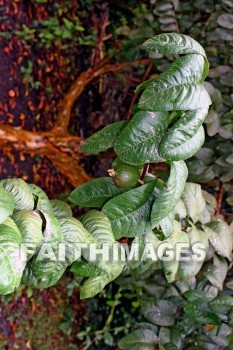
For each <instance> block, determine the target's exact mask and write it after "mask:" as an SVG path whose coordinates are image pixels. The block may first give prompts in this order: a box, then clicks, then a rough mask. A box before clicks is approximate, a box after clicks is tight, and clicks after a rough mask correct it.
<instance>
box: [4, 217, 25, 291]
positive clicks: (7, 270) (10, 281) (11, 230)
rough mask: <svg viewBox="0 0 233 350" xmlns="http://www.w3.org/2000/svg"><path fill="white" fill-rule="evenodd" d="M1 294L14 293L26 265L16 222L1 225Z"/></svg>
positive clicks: (10, 220) (5, 222)
mask: <svg viewBox="0 0 233 350" xmlns="http://www.w3.org/2000/svg"><path fill="white" fill-rule="evenodd" d="M0 232H1V235H0V294H1V295H5V294H9V293H13V292H14V291H15V289H16V288H17V287H18V286H19V284H20V280H21V277H22V274H23V271H24V268H25V265H26V252H25V249H24V246H23V245H22V244H21V243H22V237H21V235H20V232H19V230H18V228H17V226H16V225H15V223H14V221H13V220H12V219H10V218H8V219H7V220H6V221H4V222H3V223H2V224H0Z"/></svg>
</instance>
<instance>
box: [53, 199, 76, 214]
mask: <svg viewBox="0 0 233 350" xmlns="http://www.w3.org/2000/svg"><path fill="white" fill-rule="evenodd" d="M50 203H51V205H52V208H53V215H54V216H55V217H56V218H63V217H67V216H72V210H71V208H70V206H69V205H68V204H67V203H65V202H63V201H59V200H58V199H53V200H51V201H50Z"/></svg>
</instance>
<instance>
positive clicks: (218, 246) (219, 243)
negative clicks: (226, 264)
mask: <svg viewBox="0 0 233 350" xmlns="http://www.w3.org/2000/svg"><path fill="white" fill-rule="evenodd" d="M203 229H204V231H205V233H206V235H207V237H208V238H209V240H210V243H211V244H212V246H213V247H214V249H215V251H216V252H217V253H218V254H219V255H221V256H223V257H225V258H228V259H229V260H231V254H232V248H233V238H232V233H231V231H230V229H229V226H228V225H227V223H226V222H224V221H222V220H219V221H214V222H210V223H209V224H206V225H204V226H203Z"/></svg>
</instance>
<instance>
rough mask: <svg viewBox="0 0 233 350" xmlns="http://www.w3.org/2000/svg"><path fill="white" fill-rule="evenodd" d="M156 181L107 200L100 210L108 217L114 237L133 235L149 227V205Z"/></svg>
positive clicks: (141, 232)
mask: <svg viewBox="0 0 233 350" xmlns="http://www.w3.org/2000/svg"><path fill="white" fill-rule="evenodd" d="M155 184H156V181H151V182H149V183H148V184H145V185H143V186H140V187H138V188H134V189H132V190H130V191H128V192H126V193H123V194H121V195H119V196H117V197H115V198H113V199H111V200H110V201H108V202H107V203H106V204H105V205H104V207H103V209H102V211H103V213H104V214H105V215H107V217H108V218H109V220H110V222H111V225H112V230H113V233H114V236H115V239H120V238H121V237H135V236H137V235H141V234H143V233H144V232H146V231H148V230H149V229H150V207H151V203H152V201H153V198H152V197H153V196H151V195H152V192H153V190H154V187H155Z"/></svg>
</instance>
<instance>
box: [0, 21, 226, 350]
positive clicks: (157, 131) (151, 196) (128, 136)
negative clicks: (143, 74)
mask: <svg viewBox="0 0 233 350" xmlns="http://www.w3.org/2000/svg"><path fill="white" fill-rule="evenodd" d="M64 24H65V25H66V26H69V27H70V28H69V29H70V30H71V29H73V26H72V28H71V25H70V24H69V23H68V22H65V23H64ZM142 47H143V48H144V49H145V50H146V51H148V52H152V53H160V54H164V55H168V54H172V55H182V56H180V57H178V58H176V59H175V61H174V62H173V63H172V64H171V65H170V66H169V67H168V68H167V69H166V70H165V71H164V72H163V73H162V74H161V75H160V76H159V77H157V78H155V79H151V80H148V81H146V82H144V83H142V84H141V85H140V86H139V87H138V88H137V90H136V91H137V92H139V91H143V92H142V94H141V97H140V99H139V102H138V105H137V107H136V108H135V109H134V113H133V117H132V119H131V120H130V121H129V122H128V123H127V122H119V123H117V125H116V124H113V125H111V126H109V127H106V128H105V129H103V130H101V131H99V132H98V133H97V134H96V135H93V136H91V137H90V138H89V139H87V140H86V142H85V143H84V144H83V146H82V150H83V151H84V152H85V151H86V152H89V153H96V152H98V151H105V150H107V149H108V148H111V147H113V148H114V150H115V153H116V154H117V156H118V157H119V159H120V161H121V162H122V165H120V167H121V168H122V169H123V170H126V169H128V168H129V166H134V167H135V168H134V170H135V171H136V172H138V169H137V168H144V170H143V172H142V175H141V178H140V180H139V181H138V183H136V184H135V183H134V184H132V186H129V188H128V187H127V188H125V189H124V190H122V189H119V188H118V186H117V185H116V184H114V183H113V181H112V180H111V179H108V178H107V179H106V178H101V179H95V180H92V181H90V182H89V183H87V184H85V185H83V186H80V187H79V188H77V189H76V190H75V191H74V192H73V193H72V194H71V196H70V200H71V201H73V202H74V203H75V204H76V205H84V206H87V207H92V208H96V207H98V208H101V209H102V210H101V211H98V210H95V209H94V210H91V211H88V212H86V213H85V214H84V215H83V216H82V217H81V219H80V221H79V220H77V219H75V218H73V217H72V212H71V210H70V208H69V206H68V205H66V204H65V203H63V202H59V201H55V202H54V201H52V202H50V201H49V199H48V198H47V196H46V194H45V193H44V192H43V191H42V190H41V189H39V188H37V187H36V186H33V185H30V186H28V185H27V184H26V183H25V182H24V181H23V180H21V179H13V180H2V181H1V182H0V189H1V188H2V191H3V192H4V191H5V192H6V197H5V196H3V199H0V201H1V202H0V204H1V210H2V212H3V214H2V216H1V224H0V226H1V227H0V230H1V238H0V239H1V243H2V245H6V246H7V249H3V248H2V251H1V253H2V260H1V265H2V271H4V273H2V274H1V276H0V292H1V294H8V293H11V292H12V291H14V290H15V289H16V288H17V287H18V286H19V284H20V283H22V284H25V285H29V286H31V287H34V288H42V289H43V288H47V287H49V286H51V285H54V284H55V283H56V282H57V281H58V279H59V278H60V277H61V276H62V275H63V273H64V271H65V270H66V268H67V267H68V266H70V265H71V271H72V272H73V274H74V275H75V276H76V277H75V278H76V279H77V280H79V281H80V285H81V298H90V297H93V296H94V295H96V294H97V293H99V292H101V291H102V290H103V289H104V287H105V286H106V285H107V284H108V283H109V282H111V281H113V280H115V279H116V278H118V283H119V284H120V285H122V283H123V284H124V285H125V284H126V282H125V278H126V281H127V283H131V284H132V285H133V286H134V287H133V288H136V290H138V289H140V287H141V293H140V295H139V297H138V300H137V301H138V303H139V304H138V305H140V304H141V306H142V307H141V309H142V315H143V317H144V318H145V319H146V320H147V321H149V322H150V323H152V325H151V324H149V325H148V324H145V323H144V324H143V326H141V327H139V329H138V330H135V331H133V333H132V334H129V335H126V336H125V337H124V338H123V339H122V340H121V341H120V342H119V346H120V348H122V349H126V348H127V349H131V348H133V347H135V346H136V348H138V349H141V348H143V349H147V348H148V349H152V348H154V346H155V345H156V344H158V343H159V345H160V348H161V349H166V348H174V349H176V348H182V346H183V343H185V336H186V335H189V334H190V333H192V332H198V334H199V337H198V343H197V345H198V346H202V344H203V343H204V344H207V345H208V344H215V345H216V344H217V345H219V346H222V344H223V343H224V346H225V345H227V344H228V342H229V339H228V338H229V334H230V331H231V328H230V327H231V325H232V320H231V318H232V310H231V309H232V306H233V305H232V304H233V302H232V297H230V296H222V295H220V296H218V293H219V291H221V290H222V289H223V283H224V280H225V277H226V275H227V272H228V269H229V265H230V262H231V260H232V242H233V241H232V232H231V231H230V229H229V227H228V225H227V223H225V222H224V221H222V220H218V219H216V218H214V216H213V210H212V209H211V206H210V208H209V207H208V205H206V201H205V199H204V195H203V193H202V191H201V188H200V186H199V185H196V184H193V183H186V180H187V176H188V169H187V166H186V164H185V162H184V160H186V159H188V158H190V157H192V156H193V155H194V154H195V153H196V152H197V151H199V150H200V148H201V146H202V145H203V143H204V129H203V127H202V124H203V122H204V120H205V118H206V116H207V112H208V108H209V105H210V104H211V99H210V97H209V94H208V92H207V89H206V88H205V86H204V84H203V82H204V80H205V78H206V76H207V74H208V70H209V65H208V61H207V57H206V54H205V51H204V49H203V48H202V46H200V44H198V43H197V42H196V41H195V40H194V39H192V38H190V37H188V36H185V35H181V34H176V33H169V34H160V35H158V36H156V37H153V38H151V39H149V40H147V41H146V42H145V43H144V44H143V45H142ZM159 162H166V163H167V165H168V166H169V168H170V175H169V177H168V179H167V181H166V182H162V181H161V180H159V179H157V178H156V177H154V176H149V174H148V173H147V170H148V166H149V163H159ZM136 167H137V168H136ZM205 196H206V197H207V202H208V201H210V202H211V203H213V202H214V200H213V198H211V196H210V195H208V194H205ZM210 198H211V200H210ZM208 204H210V203H208ZM29 228H30V232H32V234H33V237H30V239H29V232H28V230H29ZM125 237H127V239H128V242H130V240H129V238H130V239H133V241H132V245H133V243H137V244H138V245H139V254H140V261H139V262H138V261H129V262H128V261H125V251H124V250H123V247H122V246H121V244H120V243H119V242H118V240H120V239H124V238H125ZM28 239H29V241H28ZM29 243H30V246H29ZM83 243H86V244H89V245H91V244H92V245H93V247H94V248H95V249H100V248H101V246H102V245H103V244H105V243H106V244H112V246H113V247H114V248H113V252H112V255H113V256H114V255H115V253H116V252H119V251H120V255H121V257H122V256H123V259H120V258H119V255H118V258H117V259H115V260H114V259H113V260H110V261H107V262H106V261H104V260H103V259H97V260H95V262H94V263H93V261H92V259H91V257H90V255H89V254H88V253H87V252H86V251H85V250H82V251H81V248H80V245H81V244H83ZM148 243H150V244H151V245H152V247H153V248H154V249H157V248H159V246H163V247H165V245H164V243H169V244H170V245H172V247H173V248H174V250H176V251H177V252H178V255H176V258H173V259H172V260H170V261H167V260H166V259H164V257H166V255H167V254H169V252H168V249H167V248H162V255H161V256H159V257H157V258H156V262H153V261H151V260H150V259H149V260H148V259H146V260H144V251H145V249H147V246H148ZM180 243H185V244H186V245H187V251H186V254H187V256H186V257H187V258H188V259H187V260H186V261H185V262H184V261H183V260H182V259H181V258H183V255H182V251H181V250H179V244H180ZM194 243H202V245H204V251H203V253H204V254H203V255H202V258H201V259H199V260H198V261H195V260H193V258H192V253H193V251H192V249H193V245H194ZM61 244H63V245H64V246H65V255H64V257H63V259H58V257H59V258H60V253H61V252H60V250H59V245H61ZM22 246H23V247H24V248H23V249H22V248H21V250H20V251H19V247H22ZM45 252H46V254H45ZM22 255H23V256H25V259H22ZM41 257H42V258H41ZM80 257H81V259H79V258H80ZM78 259H79V260H78ZM123 270H124V272H123ZM157 270H160V271H157ZM122 272H123V274H122V276H120V275H121V273H122ZM144 274H146V276H147V278H149V281H152V282H153V284H152V285H151V286H150V287H149V288H148V289H145V286H146V284H145V281H144V279H143V277H144ZM119 276H120V277H119ZM195 276H196V277H195ZM155 281H156V283H155ZM180 281H183V282H180ZM158 282H159V285H158ZM171 283H173V284H171ZM157 285H158V286H157ZM179 286H181V287H180V288H179ZM157 287H159V288H157ZM143 288H144V289H145V290H146V292H147V293H148V295H147V294H146V295H143V298H141V297H142V289H143ZM151 289H152V291H151ZM189 289H190V290H191V291H190V290H189ZM195 289H197V290H195ZM203 291H204V292H203ZM155 297H156V298H155ZM200 324H201V325H203V324H204V325H211V330H209V329H208V332H204V331H203V328H200ZM212 326H213V327H212ZM158 327H160V328H158ZM167 327H173V328H171V329H168V328H167ZM216 327H218V331H219V333H216ZM207 328H208V327H207ZM177 334H178V335H177ZM219 334H220V336H221V337H220V338H219ZM225 338H226V339H225ZM222 339H223V340H222ZM200 344H201V345H200Z"/></svg>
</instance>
